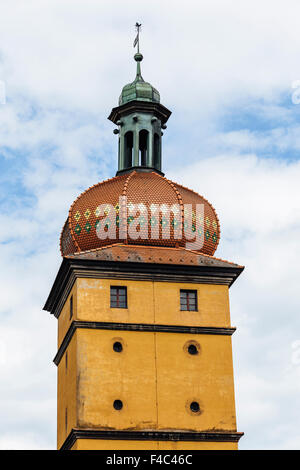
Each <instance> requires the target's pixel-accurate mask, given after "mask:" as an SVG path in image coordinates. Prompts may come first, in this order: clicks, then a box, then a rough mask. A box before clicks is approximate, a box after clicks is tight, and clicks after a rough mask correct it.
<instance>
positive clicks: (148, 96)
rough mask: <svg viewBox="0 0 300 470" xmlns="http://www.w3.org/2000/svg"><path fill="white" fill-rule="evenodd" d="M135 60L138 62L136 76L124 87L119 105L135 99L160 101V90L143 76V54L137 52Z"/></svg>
mask: <svg viewBox="0 0 300 470" xmlns="http://www.w3.org/2000/svg"><path fill="white" fill-rule="evenodd" d="M134 60H135V61H136V62H137V71H136V77H135V80H134V81H133V82H132V83H129V84H128V85H125V86H124V87H123V90H122V93H121V95H120V98H119V106H121V105H122V104H125V103H128V102H129V101H134V100H137V101H149V102H152V103H159V102H160V95H159V92H158V91H157V90H156V89H155V88H154V87H153V86H152V85H151V84H150V83H148V82H145V81H144V79H143V77H142V74H141V66H140V62H141V61H142V60H143V56H142V54H140V53H137V54H135V56H134Z"/></svg>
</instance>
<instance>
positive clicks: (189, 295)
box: [180, 290, 198, 311]
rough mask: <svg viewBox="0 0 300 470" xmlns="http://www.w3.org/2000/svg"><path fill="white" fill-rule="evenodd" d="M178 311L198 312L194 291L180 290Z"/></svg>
mask: <svg viewBox="0 0 300 470" xmlns="http://www.w3.org/2000/svg"><path fill="white" fill-rule="evenodd" d="M180 310H192V311H197V310H198V307H197V291H196V290H180Z"/></svg>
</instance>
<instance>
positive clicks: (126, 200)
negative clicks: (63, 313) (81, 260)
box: [60, 170, 220, 256]
mask: <svg viewBox="0 0 300 470" xmlns="http://www.w3.org/2000/svg"><path fill="white" fill-rule="evenodd" d="M219 238H220V226H219V221H218V217H217V214H216V212H215V210H214V208H213V207H212V205H211V204H210V203H209V202H208V201H207V200H206V199H205V198H204V197H202V196H200V195H199V194H197V193H195V192H194V191H192V190H190V189H187V188H185V187H183V186H181V185H179V184H177V183H173V182H172V181H170V180H168V179H166V178H164V177H163V176H161V175H160V174H158V173H157V172H155V171H152V172H145V171H136V170H133V171H131V172H130V173H129V174H122V175H119V176H116V177H114V178H112V179H109V180H106V181H103V182H102V183H98V184H96V185H94V186H92V187H91V188H89V189H88V190H87V191H85V192H83V193H82V194H81V195H80V196H79V197H78V198H77V199H76V200H75V202H74V203H73V204H72V206H71V208H70V211H69V216H68V219H67V221H66V223H65V226H64V228H63V231H62V234H61V242H60V246H61V253H62V255H63V256H66V255H69V254H72V253H78V252H82V251H87V250H94V249H97V248H101V247H103V246H109V245H113V244H116V243H125V244H128V245H148V246H149V245H151V246H164V247H170V248H171V247H173V248H178V247H188V248H190V249H192V250H193V251H197V252H199V253H204V254H207V255H213V254H214V252H215V251H216V248H217V245H218V243H219Z"/></svg>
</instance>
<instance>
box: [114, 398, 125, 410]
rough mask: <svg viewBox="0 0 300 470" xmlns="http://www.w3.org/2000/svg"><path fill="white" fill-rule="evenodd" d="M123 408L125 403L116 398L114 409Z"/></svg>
mask: <svg viewBox="0 0 300 470" xmlns="http://www.w3.org/2000/svg"><path fill="white" fill-rule="evenodd" d="M122 408H123V403H122V402H121V400H115V401H114V409H115V410H121V409H122Z"/></svg>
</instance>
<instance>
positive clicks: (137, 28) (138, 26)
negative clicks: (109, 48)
mask: <svg viewBox="0 0 300 470" xmlns="http://www.w3.org/2000/svg"><path fill="white" fill-rule="evenodd" d="M141 26H142V23H138V22H136V23H135V27H136V30H137V35H136V38H135V40H134V42H133V47H135V46H136V45H137V46H138V47H137V51H138V52H140V44H139V42H140V29H141Z"/></svg>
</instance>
